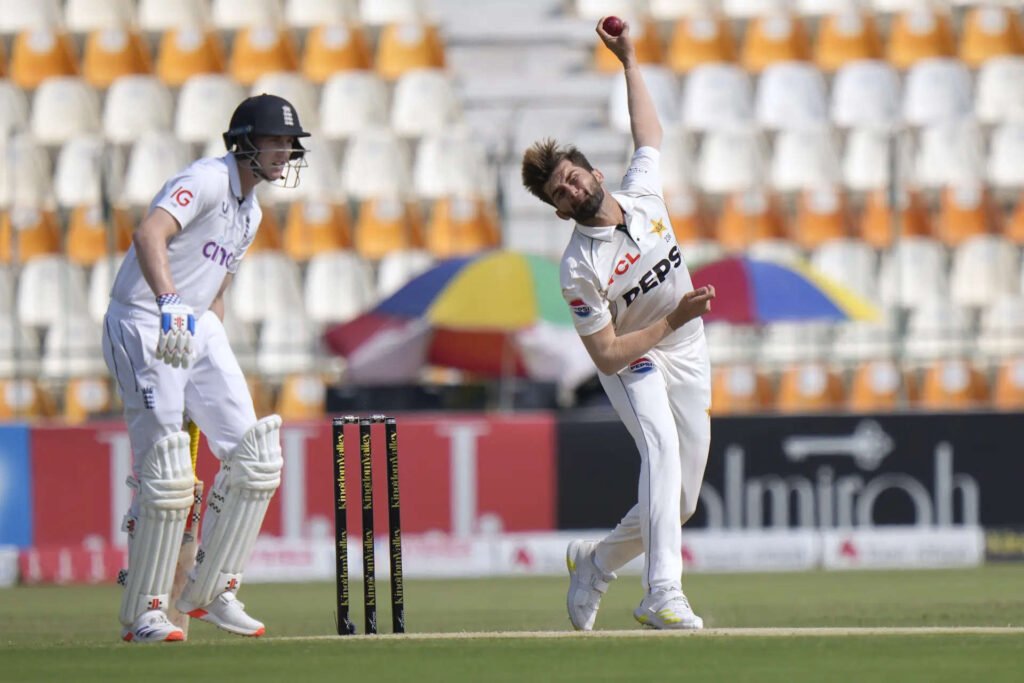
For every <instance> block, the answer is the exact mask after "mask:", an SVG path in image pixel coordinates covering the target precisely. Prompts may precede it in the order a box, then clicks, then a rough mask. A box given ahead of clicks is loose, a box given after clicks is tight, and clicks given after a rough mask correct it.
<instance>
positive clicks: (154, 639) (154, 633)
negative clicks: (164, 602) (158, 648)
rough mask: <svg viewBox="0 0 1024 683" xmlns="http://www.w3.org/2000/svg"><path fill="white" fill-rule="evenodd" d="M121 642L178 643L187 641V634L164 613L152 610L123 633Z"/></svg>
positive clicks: (144, 613)
mask: <svg viewBox="0 0 1024 683" xmlns="http://www.w3.org/2000/svg"><path fill="white" fill-rule="evenodd" d="M121 640H123V641H125V642H126V643H176V642H181V641H183V640H185V632H184V631H182V630H181V629H180V628H178V627H177V626H175V625H174V624H172V623H171V620H170V619H168V618H167V615H166V614H164V613H163V612H162V611H160V610H158V609H151V610H149V611H148V612H143V613H142V614H140V615H139V618H138V619H136V620H135V623H133V624H132V625H131V626H129V627H127V628H125V629H123V630H122V631H121Z"/></svg>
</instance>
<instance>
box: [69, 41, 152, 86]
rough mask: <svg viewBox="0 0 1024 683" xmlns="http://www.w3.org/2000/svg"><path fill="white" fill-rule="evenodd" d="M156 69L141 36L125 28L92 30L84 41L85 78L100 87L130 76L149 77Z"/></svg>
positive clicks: (83, 64)
mask: <svg viewBox="0 0 1024 683" xmlns="http://www.w3.org/2000/svg"><path fill="white" fill-rule="evenodd" d="M152 70H153V66H152V60H151V59H150V56H149V48H148V47H147V46H146V44H145V42H143V40H142V38H141V37H140V36H139V34H138V33H135V32H134V31H128V30H125V29H122V28H108V29H102V30H98V31H93V32H92V33H90V34H89V37H88V38H86V40H85V54H84V55H83V57H82V76H84V77H85V80H86V81H88V82H89V83H90V84H92V85H94V86H96V87H97V88H106V87H109V86H110V84H111V83H113V82H114V81H115V80H117V79H118V78H120V77H121V76H127V75H129V74H148V73H150V72H151V71H152Z"/></svg>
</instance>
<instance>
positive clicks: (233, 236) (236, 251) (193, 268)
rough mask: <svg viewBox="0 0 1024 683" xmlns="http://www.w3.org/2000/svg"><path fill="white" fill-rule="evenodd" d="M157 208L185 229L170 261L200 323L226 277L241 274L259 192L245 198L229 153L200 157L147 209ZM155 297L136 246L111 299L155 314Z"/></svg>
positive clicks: (119, 274)
mask: <svg viewBox="0 0 1024 683" xmlns="http://www.w3.org/2000/svg"><path fill="white" fill-rule="evenodd" d="M157 208H161V209H164V210H165V211H167V212H168V213H170V214H171V215H172V216H174V218H175V219H177V221H178V224H179V225H180V226H181V230H180V231H179V232H178V234H176V235H175V236H174V237H172V238H171V241H170V242H169V243H168V245H167V258H168V262H169V264H170V269H171V278H172V280H173V281H174V286H175V290H176V291H177V292H178V295H179V296H181V299H182V301H183V302H184V303H185V304H186V305H188V306H191V307H192V309H193V310H194V311H195V316H196V319H198V318H200V317H201V316H202V315H203V313H205V312H206V310H207V309H208V308H209V307H210V304H211V303H213V299H214V297H216V296H217V292H219V291H220V288H221V285H222V284H223V282H224V277H225V276H226V275H227V274H228V273H234V272H236V271H237V270H238V265H239V262H240V261H241V260H242V258H243V257H244V256H245V252H246V250H247V249H248V248H249V245H250V244H252V241H253V239H254V238H255V237H256V231H257V230H258V229H259V225H260V220H261V218H262V216H263V213H262V211H261V210H260V206H259V202H258V201H257V199H256V193H255V192H250V193H249V195H248V196H247V197H243V196H242V190H241V181H240V179H239V177H238V164H237V163H236V162H235V158H234V156H232V155H231V154H226V155H225V156H222V157H210V158H206V159H199V160H198V161H195V162H193V163H192V164H191V165H189V166H188V167H187V168H185V170H183V171H182V172H181V173H179V174H178V175H177V176H175V177H174V178H172V179H171V180H169V181H167V183H165V184H164V186H163V188H161V190H160V192H159V193H157V195H156V198H154V199H153V203H152V204H150V207H149V210H150V211H151V212H152V211H153V210H155V209H157ZM158 293H160V294H162V293H163V292H158ZM155 296H156V294H154V292H153V291H152V290H151V289H150V287H149V285H148V284H147V283H146V280H145V278H144V277H143V276H142V270H141V269H140V268H139V260H138V257H137V256H136V253H135V246H134V245H132V247H131V248H130V249H129V250H128V253H127V254H126V255H125V259H124V262H123V263H122V264H121V268H120V270H118V271H117V277H116V278H115V279H114V285H113V287H112V288H111V291H110V298H111V299H113V300H114V301H117V302H119V303H121V304H124V305H126V306H134V307H139V308H143V309H146V310H148V311H152V312H153V313H154V314H156V313H158V312H159V309H158V307H157V305H156V299H155Z"/></svg>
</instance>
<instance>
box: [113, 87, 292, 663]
mask: <svg viewBox="0 0 1024 683" xmlns="http://www.w3.org/2000/svg"><path fill="white" fill-rule="evenodd" d="M308 135H309V133H307V132H305V131H304V130H303V129H302V126H301V124H300V123H299V117H298V114H297V113H296V111H295V109H294V107H292V105H291V104H290V103H289V102H288V101H286V100H284V99H282V98H280V97H276V96H274V95H267V94H263V95H258V96H255V97H250V98H248V99H246V100H245V101H243V102H242V103H241V104H239V105H238V108H237V109H235V112H234V114H233V115H232V116H231V122H230V126H229V130H228V131H227V132H226V133H224V143H225V145H226V146H227V149H228V153H227V154H226V155H224V156H222V157H217V158H207V159H200V160H198V161H196V162H194V163H193V164H191V165H190V166H188V167H187V168H185V169H184V170H183V171H181V173H179V174H178V175H177V176H175V177H174V178H172V179H170V180H169V181H168V182H167V183H166V184H165V185H164V186H163V188H162V189H161V190H160V192H159V193H158V194H157V196H156V197H155V198H154V200H153V203H152V204H151V205H150V209H149V213H148V214H147V215H146V217H145V218H144V219H143V221H142V223H141V225H139V227H138V228H137V229H136V231H135V234H134V236H133V238H132V247H131V249H129V251H128V253H127V255H126V257H125V260H124V263H123V264H122V266H121V268H120V270H119V271H118V273H117V276H116V278H115V280H114V284H113V287H112V288H111V292H110V304H109V307H108V309H107V313H106V316H105V317H104V320H103V356H104V359H105V360H106V364H107V367H108V368H109V369H110V372H111V373H112V374H113V375H114V377H115V379H116V381H117V384H118V391H119V393H120V395H121V397H122V399H123V401H124V414H125V420H126V422H127V423H128V431H129V435H130V439H131V445H132V453H133V462H132V476H131V477H130V478H129V480H128V485H129V486H131V487H132V488H133V489H134V495H133V499H132V503H131V507H130V509H129V510H128V513H127V514H126V515H125V518H124V525H123V528H124V530H125V531H127V532H128V570H127V573H126V574H125V573H124V572H122V578H123V584H124V594H123V597H122V600H121V613H120V620H121V625H122V631H121V637H122V638H123V639H124V640H126V641H129V642H132V643H153V642H166V641H176V640H184V633H183V632H182V629H181V628H179V627H177V626H175V625H174V624H172V623H171V622H170V621H169V620H168V617H167V610H168V607H169V601H170V599H171V596H170V590H171V584H172V581H173V579H174V571H175V564H176V559H177V556H178V550H179V547H180V546H181V544H182V533H183V530H184V528H185V520H186V516H187V515H188V513H189V508H190V506H191V504H192V499H193V472H192V465H191V458H190V455H189V436H188V434H187V433H185V432H184V431H182V416H183V413H185V412H186V411H187V413H188V415H189V416H190V417H191V419H192V420H193V421H194V422H195V423H196V424H198V426H199V427H200V428H201V429H202V431H203V432H204V433H205V434H206V437H207V442H208V444H209V446H210V450H211V451H212V452H213V454H214V455H215V456H216V457H217V459H218V460H220V471H219V472H218V474H217V476H216V479H215V480H214V484H213V487H212V489H211V490H210V492H209V496H208V499H207V512H206V517H205V519H204V520H203V524H202V538H201V543H200V546H199V550H198V553H197V556H196V564H195V566H194V568H193V569H192V571H191V572H190V573H189V575H188V578H187V580H186V581H185V585H184V588H183V591H182V595H181V596H180V598H178V600H177V602H176V604H175V607H176V608H177V609H178V610H180V611H181V612H182V613H184V614H188V615H189V616H191V617H193V618H196V619H201V620H203V621H207V622H209V623H211V624H214V625H215V626H219V627H220V628H222V629H224V630H225V631H229V632H231V633H236V634H239V635H243V636H260V635H262V634H263V633H264V630H265V629H264V626H263V624H262V623H260V622H259V621H257V620H256V619H253V618H252V617H251V616H249V615H248V614H246V612H245V608H244V605H243V604H242V603H241V602H239V601H238V600H237V598H236V597H235V596H236V593H237V592H238V588H239V586H240V585H241V583H242V577H243V573H244V569H245V565H246V562H247V561H248V558H249V555H250V554H251V552H252V548H253V544H254V543H255V541H256V537H257V535H258V534H259V530H260V526H261V525H262V523H263V517H264V515H265V513H266V511H267V506H268V505H269V504H270V499H271V497H272V496H273V495H274V491H276V490H277V488H278V486H279V485H280V482H281V467H282V464H283V460H282V457H281V446H280V438H279V430H280V428H281V418H280V417H278V416H277V415H271V416H269V417H265V418H263V419H260V420H257V419H256V412H255V410H254V409H253V402H252V397H251V396H250V394H249V389H248V387H247V385H246V382H245V377H243V375H242V370H241V368H240V367H239V365H238V361H237V360H236V359H235V356H234V353H233V352H232V350H231V346H230V344H229V343H228V339H227V336H226V335H225V332H224V325H223V324H222V319H223V316H224V292H225V290H226V289H227V288H228V285H229V284H230V282H231V278H232V277H233V276H234V274H235V272H237V270H238V268H239V265H240V264H241V262H242V259H243V258H244V256H245V252H246V250H247V249H248V248H249V245H250V244H252V241H253V238H254V237H255V236H256V230H257V229H258V228H259V225H260V219H261V216H262V212H261V210H260V205H259V202H258V201H257V199H256V194H255V192H254V190H255V188H256V186H257V185H258V184H259V183H261V182H264V181H266V182H272V183H277V184H281V185H284V186H287V187H294V186H295V185H297V184H298V181H299V169H300V168H301V167H304V166H305V163H306V162H305V152H306V150H305V149H304V148H303V147H302V145H301V143H300V142H299V139H300V138H303V137H307V136H308Z"/></svg>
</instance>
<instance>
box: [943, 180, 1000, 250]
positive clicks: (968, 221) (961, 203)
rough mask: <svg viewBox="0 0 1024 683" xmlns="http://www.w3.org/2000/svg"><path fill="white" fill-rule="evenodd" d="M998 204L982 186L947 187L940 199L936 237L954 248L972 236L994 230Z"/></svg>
mask: <svg viewBox="0 0 1024 683" xmlns="http://www.w3.org/2000/svg"><path fill="white" fill-rule="evenodd" d="M995 219H996V215H995V207H994V206H993V204H992V200H991V197H990V195H989V193H988V190H986V189H985V188H984V187H983V186H981V185H973V184H965V185H961V186H957V187H946V188H944V189H943V190H942V194H941V197H940V199H939V218H938V223H937V225H936V228H937V229H936V236H937V237H938V238H939V239H941V240H942V241H943V242H945V243H946V244H947V245H949V246H951V247H955V246H956V245H958V244H960V243H961V242H963V241H964V240H965V239H967V238H968V237H973V236H974V235H981V234H984V233H988V232H992V228H993V225H994V223H995Z"/></svg>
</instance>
